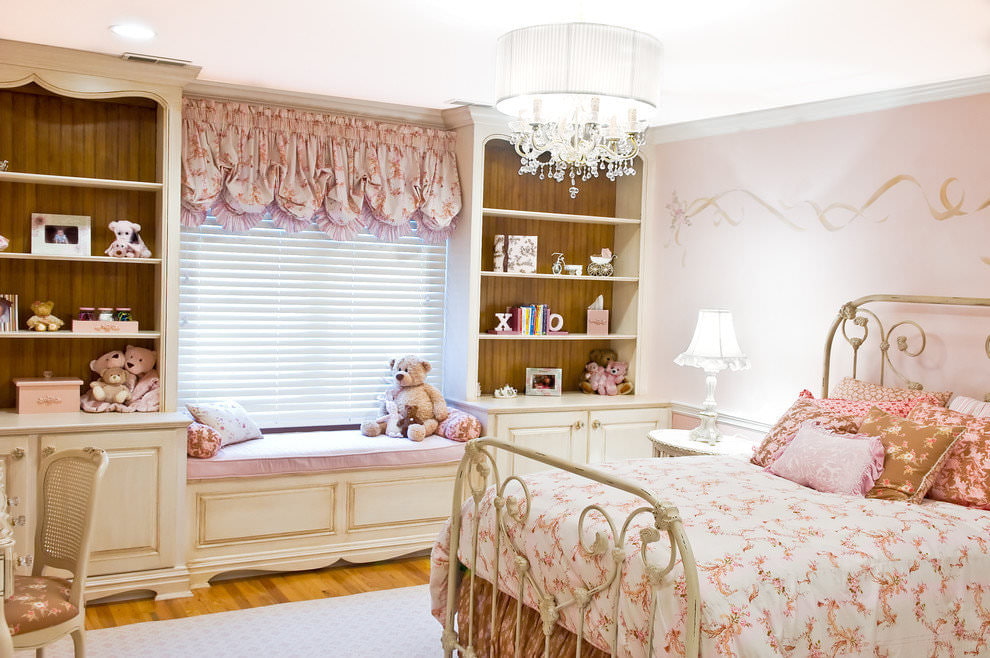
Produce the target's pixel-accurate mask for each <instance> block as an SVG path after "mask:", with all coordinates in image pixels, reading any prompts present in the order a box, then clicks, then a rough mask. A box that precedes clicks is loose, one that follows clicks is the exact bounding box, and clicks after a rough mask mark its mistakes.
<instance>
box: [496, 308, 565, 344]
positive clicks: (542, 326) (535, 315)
mask: <svg viewBox="0 0 990 658" xmlns="http://www.w3.org/2000/svg"><path fill="white" fill-rule="evenodd" d="M505 312H506V313H507V314H508V315H509V331H496V330H494V329H492V330H490V331H489V333H493V334H509V335H522V336H559V335H564V334H566V333H567V332H566V331H553V330H552V329H551V328H550V326H551V316H552V315H553V314H552V313H551V312H550V305H549V304H526V305H523V306H510V307H508V308H506V309H505ZM557 319H558V320H559V319H560V317H559V316H557ZM558 326H559V325H558Z"/></svg>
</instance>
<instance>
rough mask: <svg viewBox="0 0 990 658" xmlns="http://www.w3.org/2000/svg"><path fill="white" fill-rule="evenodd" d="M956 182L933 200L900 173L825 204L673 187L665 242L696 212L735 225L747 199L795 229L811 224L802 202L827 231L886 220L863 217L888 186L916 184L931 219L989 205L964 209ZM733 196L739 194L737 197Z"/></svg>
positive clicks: (676, 237)
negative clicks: (688, 197)
mask: <svg viewBox="0 0 990 658" xmlns="http://www.w3.org/2000/svg"><path fill="white" fill-rule="evenodd" d="M958 182H959V180H958V179H957V178H955V177H950V178H946V179H945V180H944V181H943V182H942V185H941V186H940V187H939V191H938V200H937V202H933V201H932V200H931V199H929V198H928V195H927V194H926V192H925V188H924V186H923V185H922V184H921V182H919V181H918V179H917V178H915V177H914V176H910V175H908V174H899V175H897V176H894V177H892V178H889V179H888V180H886V181H884V183H883V184H882V185H880V186H879V187H877V189H876V190H875V191H874V192H873V193H872V194H871V195H870V196H869V198H867V200H866V201H865V202H863V203H862V204H860V205H855V204H851V203H843V202H835V203H830V204H828V205H826V206H821V205H819V204H818V203H816V202H814V201H808V200H805V201H803V202H800V203H796V204H793V205H790V204H783V203H778V204H777V205H774V204H772V203H770V202H769V201H767V200H766V199H763V198H761V197H760V196H759V195H757V194H755V193H754V192H751V191H749V190H744V189H739V188H735V189H731V190H726V191H725V192H721V193H719V194H716V195H714V196H710V197H699V198H697V199H695V200H693V201H691V202H688V203H685V202H683V201H681V200H680V199H679V198H678V197H677V192H676V191H675V192H674V193H673V195H672V198H671V201H670V203H668V204H667V210H668V211H669V212H670V239H669V240H668V241H667V244H666V246H667V247H670V246H673V245H678V246H682V245H681V232H682V231H683V230H685V229H686V228H688V227H690V226H691V225H692V223H693V222H694V221H695V220H696V218H698V216H699V215H703V214H711V215H712V216H713V224H714V225H715V226H719V225H721V224H722V223H725V224H728V225H730V226H738V225H739V224H741V223H742V222H743V220H744V219H745V204H747V203H750V202H751V203H754V204H756V207H757V211H758V212H759V211H761V210H762V211H764V212H765V213H767V214H768V216H769V217H771V218H773V219H775V220H777V221H779V222H780V223H781V224H783V225H784V226H787V227H788V228H790V229H792V230H795V231H805V230H807V229H808V228H810V227H809V226H804V225H802V224H801V223H800V222H799V221H798V220H797V219H796V218H795V215H804V214H805V213H800V212H799V211H798V209H799V208H801V207H802V206H803V207H807V208H810V209H811V211H812V212H811V213H810V216H811V220H812V223H814V222H817V223H818V224H819V225H820V226H821V227H822V228H824V229H825V230H827V231H840V230H842V229H844V228H845V227H847V226H849V225H850V224H851V223H853V222H854V221H856V220H857V219H863V220H869V221H875V222H885V221H887V219H888V217H886V216H884V217H880V218H874V219H870V218H867V217H866V212H867V211H868V210H870V209H871V208H872V207H873V206H874V205H875V204H876V203H877V202H878V201H880V200H881V199H882V198H883V197H884V196H885V195H887V194H888V193H889V192H891V190H894V189H895V188H897V187H904V186H911V187H914V188H916V189H917V190H918V191H919V192H920V193H921V197H922V199H923V200H924V203H925V205H926V206H927V208H928V212H929V214H930V215H931V216H932V219H935V220H937V221H940V222H941V221H945V220H947V219H951V218H953V217H961V216H963V215H968V214H971V213H976V212H979V211H981V210H984V209H985V208H987V207H990V198H988V199H987V200H986V201H984V202H983V203H982V204H980V205H979V206H978V207H977V208H975V209H974V210H971V211H969V210H965V209H964V208H963V203H964V202H965V198H966V195H965V193H964V192H962V191H959V192H955V191H954V190H953V189H952V188H955V187H958V186H957V185H956V184H957V183H958ZM736 197H741V198H739V199H736ZM730 198H731V199H733V200H737V201H739V202H741V204H743V205H742V206H740V209H739V210H738V212H736V214H733V213H732V212H730V211H727V210H726V209H725V207H724V206H723V205H722V202H723V201H724V200H727V199H730ZM982 261H983V262H984V263H986V264H987V265H990V257H984V258H982Z"/></svg>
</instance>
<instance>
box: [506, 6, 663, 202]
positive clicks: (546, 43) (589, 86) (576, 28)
mask: <svg viewBox="0 0 990 658" xmlns="http://www.w3.org/2000/svg"><path fill="white" fill-rule="evenodd" d="M660 54H661V46H660V42H659V41H657V40H656V39H655V38H654V37H652V36H650V35H648V34H645V33H643V32H637V31H635V30H629V29H626V28H621V27H614V26H610V25H598V24H593V23H566V24H559V25H536V26H533V27H526V28H522V29H519V30H514V31H512V32H509V33H508V34H505V35H503V36H502V37H501V38H500V39H499V42H498V52H497V58H496V70H497V81H496V87H497V89H496V93H497V98H498V100H497V102H496V108H498V110H499V111H501V112H504V113H505V114H508V115H510V116H512V117H514V119H515V120H514V121H511V122H510V124H509V128H510V130H511V140H512V143H513V145H514V146H515V149H516V153H518V154H519V156H520V162H521V166H520V167H519V173H520V175H521V174H533V175H536V176H538V177H539V178H540V179H541V180H542V179H551V180H555V181H557V182H563V181H564V180H565V179H567V178H569V179H570V185H571V186H570V189H569V192H570V195H571V198H574V197H575V196H577V193H578V187H577V183H578V181H579V180H580V181H587V180H589V179H591V178H597V177H598V176H599V174H600V173H604V174H605V176H606V177H607V178H608V179H609V180H615V179H616V178H617V177H619V176H627V175H632V174H635V173H636V169H635V167H634V159H635V158H636V156H637V155H638V154H639V152H640V149H641V148H642V147H643V145H644V144H645V143H646V129H647V127H648V125H649V124H648V122H647V119H648V117H649V116H650V115H651V114H652V113H653V111H654V110H655V109H656V106H657V103H658V97H659V78H660V75H659V74H660Z"/></svg>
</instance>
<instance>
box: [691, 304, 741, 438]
mask: <svg viewBox="0 0 990 658" xmlns="http://www.w3.org/2000/svg"><path fill="white" fill-rule="evenodd" d="M674 363H676V364H677V365H679V366H693V367H695V368H703V369H704V371H705V386H706V391H707V395H706V397H705V402H704V406H703V407H702V410H701V413H700V414H699V417H700V418H701V424H700V425H698V427H696V428H694V429H693V430H691V438H692V439H693V440H695V441H701V442H703V443H718V440H719V437H720V436H721V433H720V432H719V431H718V427H716V425H715V421H716V420H717V418H718V412H716V410H715V378H716V376H717V375H718V373H719V372H720V371H722V370H725V369H726V368H729V369H730V370H746V369H747V368H749V358H747V357H746V355H745V354H743V353H742V350H740V349H739V343H738V341H737V340H736V329H735V326H734V325H733V323H732V313H730V312H729V311H725V310H718V309H701V310H700V311H698V325H697V326H696V327H695V328H694V337H693V338H692V339H691V344H690V345H688V348H687V350H685V351H684V352H683V353H681V354H679V355H678V356H677V358H676V359H674Z"/></svg>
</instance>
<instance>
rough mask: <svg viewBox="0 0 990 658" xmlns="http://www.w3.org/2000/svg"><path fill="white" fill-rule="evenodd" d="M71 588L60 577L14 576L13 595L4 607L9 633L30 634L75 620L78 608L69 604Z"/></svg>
mask: <svg viewBox="0 0 990 658" xmlns="http://www.w3.org/2000/svg"><path fill="white" fill-rule="evenodd" d="M70 589H71V586H70V585H69V582H68V581H66V580H62V579H61V578H50V577H47V576H14V595H13V596H11V597H10V598H9V599H7V602H6V603H5V604H4V607H3V612H4V616H5V617H6V618H7V627H8V628H10V634H11V635H17V634H19V633H30V632H31V631H37V630H41V629H42V628H48V627H50V626H54V625H56V624H61V623H62V622H64V621H68V620H70V619H72V618H73V617H75V616H76V615H77V614H78V613H79V608H77V607H76V606H74V605H72V604H71V603H69V592H70Z"/></svg>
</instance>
